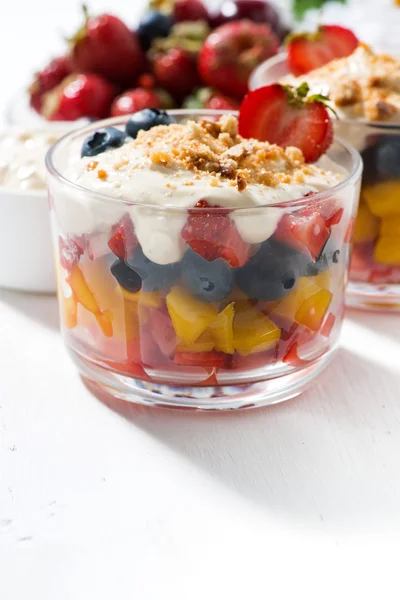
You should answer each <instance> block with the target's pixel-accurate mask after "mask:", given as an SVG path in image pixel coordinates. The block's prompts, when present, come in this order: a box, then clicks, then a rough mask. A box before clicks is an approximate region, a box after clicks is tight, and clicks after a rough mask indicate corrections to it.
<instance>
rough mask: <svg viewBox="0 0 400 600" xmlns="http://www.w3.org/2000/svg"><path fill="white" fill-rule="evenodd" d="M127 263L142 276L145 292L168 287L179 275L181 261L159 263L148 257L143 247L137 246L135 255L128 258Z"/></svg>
mask: <svg viewBox="0 0 400 600" xmlns="http://www.w3.org/2000/svg"><path fill="white" fill-rule="evenodd" d="M127 263H128V265H129V267H130V268H131V269H133V270H134V271H136V273H137V274H138V275H139V276H140V277H141V279H142V287H143V290H144V291H145V292H155V291H156V290H163V289H166V288H168V287H170V286H171V285H173V284H174V283H175V281H176V280H177V278H178V277H179V269H180V265H179V263H170V264H167V265H159V264H158V263H155V262H153V261H152V260H150V259H149V258H147V256H146V255H145V254H144V253H143V250H142V249H141V248H137V250H136V252H135V254H134V255H133V257H132V258H128V260H127Z"/></svg>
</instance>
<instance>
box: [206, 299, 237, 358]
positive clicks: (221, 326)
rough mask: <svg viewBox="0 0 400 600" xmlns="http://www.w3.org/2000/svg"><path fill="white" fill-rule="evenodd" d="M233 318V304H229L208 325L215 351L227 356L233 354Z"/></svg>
mask: <svg viewBox="0 0 400 600" xmlns="http://www.w3.org/2000/svg"><path fill="white" fill-rule="evenodd" d="M234 316H235V304H234V302H231V303H230V304H228V306H226V307H225V308H224V310H223V311H221V312H220V313H219V315H218V317H217V318H216V319H215V321H214V322H213V323H211V325H210V332H211V335H212V338H213V340H214V345H215V349H216V350H218V351H219V352H226V353H227V354H233V353H234V351H235V350H234V346H233V318H234Z"/></svg>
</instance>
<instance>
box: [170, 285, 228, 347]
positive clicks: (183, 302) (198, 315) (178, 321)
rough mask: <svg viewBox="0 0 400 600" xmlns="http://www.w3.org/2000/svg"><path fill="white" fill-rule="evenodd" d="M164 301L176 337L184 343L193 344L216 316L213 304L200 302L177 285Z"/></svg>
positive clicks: (216, 311) (216, 312) (215, 308)
mask: <svg viewBox="0 0 400 600" xmlns="http://www.w3.org/2000/svg"><path fill="white" fill-rule="evenodd" d="M166 302H167V308H168V312H169V316H170V317H171V321H172V325H173V327H174V329H175V333H176V337H177V338H178V340H180V341H181V342H183V343H184V344H186V345H188V344H189V345H190V344H193V342H194V341H195V340H197V338H198V337H199V336H200V335H201V334H202V333H203V331H205V330H206V329H207V327H208V326H209V325H211V323H212V322H213V321H215V319H216V318H217V316H218V310H217V307H216V305H215V304H206V303H205V302H201V300H198V299H197V298H195V297H194V296H191V295H190V294H188V292H187V291H186V290H184V289H183V288H181V287H179V286H175V287H173V288H172V289H171V291H170V292H169V294H168V295H167V298H166Z"/></svg>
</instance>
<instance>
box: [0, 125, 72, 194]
mask: <svg viewBox="0 0 400 600" xmlns="http://www.w3.org/2000/svg"><path fill="white" fill-rule="evenodd" d="M65 133H66V130H65V131H64V130H57V131H53V130H35V129H33V130H30V129H27V130H19V129H10V130H9V131H7V132H6V133H4V134H3V135H2V136H1V137H0V186H2V187H5V188H7V189H11V190H16V191H18V190H20V191H24V190H27V191H45V190H46V170H45V162H44V161H45V156H46V153H47V151H48V149H49V148H50V146H51V145H52V144H54V142H56V141H57V140H58V139H59V138H60V137H61V136H62V135H64V134H65Z"/></svg>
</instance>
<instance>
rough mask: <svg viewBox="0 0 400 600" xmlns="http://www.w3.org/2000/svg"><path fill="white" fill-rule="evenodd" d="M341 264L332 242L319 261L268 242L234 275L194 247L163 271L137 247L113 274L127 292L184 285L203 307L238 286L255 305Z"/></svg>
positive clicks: (327, 245) (329, 241)
mask: <svg viewBox="0 0 400 600" xmlns="http://www.w3.org/2000/svg"><path fill="white" fill-rule="evenodd" d="M339 258H340V251H339V250H338V249H337V247H336V244H335V242H334V240H333V238H332V236H331V238H330V239H329V240H328V242H327V243H326V245H325V247H324V249H323V250H322V252H321V255H320V256H319V257H318V258H317V260H316V261H313V260H311V257H310V256H309V255H306V254H303V253H302V252H298V251H297V250H295V249H294V248H290V247H289V246H286V245H285V244H282V243H281V242H277V241H275V240H273V239H269V240H267V241H265V242H263V243H262V244H261V246H260V248H259V250H258V252H257V253H256V254H254V256H252V257H251V258H250V260H249V261H248V262H247V263H246V264H245V265H244V266H243V267H239V268H236V269H233V268H231V267H230V266H229V264H228V263H227V262H226V261H225V260H224V259H222V258H217V259H215V260H213V261H208V260H206V259H204V258H203V257H202V256H200V255H199V254H197V253H196V252H194V251H193V250H192V249H191V248H190V247H189V248H188V249H187V250H186V252H185V254H184V256H183V258H182V260H181V261H180V262H179V263H171V264H167V265H160V264H157V263H155V262H153V261H151V260H149V259H148V258H147V257H146V256H145V255H144V253H143V251H142V249H141V248H140V247H138V248H137V249H136V251H135V253H134V255H133V257H131V258H128V259H127V261H126V262H124V261H121V260H117V261H116V262H115V263H114V264H113V265H112V266H111V273H112V274H113V275H114V277H115V278H116V279H117V281H118V283H119V284H120V285H121V287H123V288H124V289H126V290H127V291H129V292H137V291H139V290H140V289H142V290H143V291H146V292H154V291H159V290H166V289H168V288H170V287H171V286H172V285H174V284H175V283H176V282H177V281H178V279H180V281H181V282H182V283H183V284H184V285H185V287H186V288H187V289H188V290H189V291H190V292H191V293H192V294H193V296H195V297H196V298H198V299H199V300H202V301H203V302H220V301H221V300H223V299H224V298H226V297H228V296H229V294H230V293H231V292H232V290H233V287H234V285H235V284H236V285H237V286H238V287H239V288H240V289H241V290H242V291H243V292H244V293H245V294H246V295H247V296H248V297H249V298H251V299H253V300H264V301H274V300H279V299H281V298H283V297H284V296H286V295H287V294H289V292H290V291H291V290H292V289H293V288H294V286H295V285H296V282H297V279H298V278H299V277H311V276H315V275H318V273H321V272H323V271H325V270H326V269H328V268H330V267H331V266H333V265H334V264H336V263H338V262H339Z"/></svg>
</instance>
